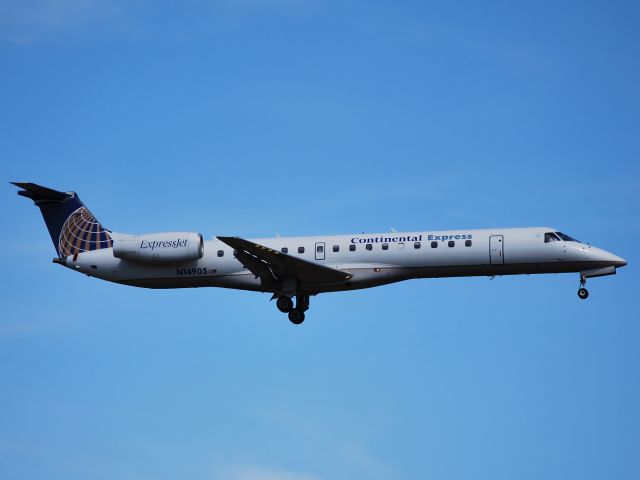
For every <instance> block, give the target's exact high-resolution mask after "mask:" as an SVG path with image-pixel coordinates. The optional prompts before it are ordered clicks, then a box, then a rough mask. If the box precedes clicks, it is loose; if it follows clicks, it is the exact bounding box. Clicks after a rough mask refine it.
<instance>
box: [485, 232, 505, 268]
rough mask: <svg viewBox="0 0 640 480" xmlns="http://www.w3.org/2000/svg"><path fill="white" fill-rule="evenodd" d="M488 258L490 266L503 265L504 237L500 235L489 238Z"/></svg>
mask: <svg viewBox="0 0 640 480" xmlns="http://www.w3.org/2000/svg"><path fill="white" fill-rule="evenodd" d="M489 257H490V259H491V265H502V264H504V237H503V236H502V235H491V236H490V237H489Z"/></svg>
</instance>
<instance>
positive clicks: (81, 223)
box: [11, 182, 113, 258]
mask: <svg viewBox="0 0 640 480" xmlns="http://www.w3.org/2000/svg"><path fill="white" fill-rule="evenodd" d="M11 183H13V184H14V185H15V186H16V187H19V188H21V189H22V190H20V191H19V192H18V195H22V196H23V197H27V198H30V199H31V200H33V201H34V203H35V204H36V205H37V206H38V207H39V208H40V212H42V216H43V218H44V222H45V223H46V224H47V228H48V229H49V235H51V240H52V241H53V245H54V246H55V248H56V252H57V253H58V257H60V258H65V257H67V256H69V255H76V254H78V253H82V252H88V251H91V250H99V249H101V248H110V247H112V246H113V240H111V235H109V230H107V229H105V228H104V227H103V226H102V225H101V224H100V222H98V220H96V217H94V216H93V215H92V214H91V212H90V211H89V209H88V208H87V207H85V206H84V204H83V203H82V201H80V198H78V195H76V193H75V192H59V191H57V190H52V189H50V188H46V187H42V186H40V185H36V184H35V183H19V182H11Z"/></svg>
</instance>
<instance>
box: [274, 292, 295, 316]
mask: <svg viewBox="0 0 640 480" xmlns="http://www.w3.org/2000/svg"><path fill="white" fill-rule="evenodd" d="M276 307H278V310H280V311H281V312H282V313H289V312H290V311H291V310H293V300H291V299H290V298H289V297H284V296H283V297H278V299H277V300H276Z"/></svg>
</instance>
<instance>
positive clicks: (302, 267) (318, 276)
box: [218, 237, 352, 284]
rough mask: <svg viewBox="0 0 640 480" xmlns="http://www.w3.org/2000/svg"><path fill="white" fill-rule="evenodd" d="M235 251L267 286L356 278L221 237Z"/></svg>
mask: <svg viewBox="0 0 640 480" xmlns="http://www.w3.org/2000/svg"><path fill="white" fill-rule="evenodd" d="M218 240H220V241H221V242H224V243H226V244H227V245H229V246H230V247H231V248H233V249H234V250H235V252H234V255H235V257H236V258H237V259H238V260H239V261H240V262H241V263H242V264H243V265H244V266H245V267H247V268H248V269H249V270H250V271H251V272H252V273H253V274H254V275H255V276H256V277H260V279H261V280H262V281H263V282H264V283H267V284H268V283H273V281H282V280H284V279H286V278H295V279H297V280H299V281H300V282H302V283H306V284H312V283H339V282H344V281H345V280H349V279H350V278H351V277H352V275H351V274H350V273H347V272H343V271H342V270H338V269H335V268H330V267H325V266H324V265H319V264H317V263H313V262H309V261H307V260H302V259H301V258H297V257H293V256H291V255H287V254H286V253H282V252H279V251H277V250H273V249H272V248H269V247H265V246H264V245H260V244H258V243H253V242H250V241H248V240H244V239H243V238H239V237H218Z"/></svg>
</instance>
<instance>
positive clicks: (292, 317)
mask: <svg viewBox="0 0 640 480" xmlns="http://www.w3.org/2000/svg"><path fill="white" fill-rule="evenodd" d="M289 321H290V322H291V323H293V324H294V325H300V324H301V323H302V322H304V312H303V311H302V310H299V309H297V308H294V309H293V310H291V311H290V312H289Z"/></svg>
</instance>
